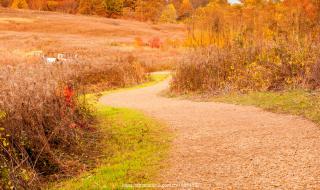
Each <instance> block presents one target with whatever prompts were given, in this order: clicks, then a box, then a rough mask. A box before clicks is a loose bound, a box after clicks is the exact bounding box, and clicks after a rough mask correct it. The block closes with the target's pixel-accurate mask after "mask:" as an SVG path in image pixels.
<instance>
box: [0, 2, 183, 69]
mask: <svg viewBox="0 0 320 190" xmlns="http://www.w3.org/2000/svg"><path fill="white" fill-rule="evenodd" d="M0 23H1V24H0V41H1V43H0V48H1V51H0V53H1V57H2V58H5V57H7V59H9V58H10V59H12V57H15V58H16V59H18V58H23V57H25V56H27V55H28V53H29V54H30V52H31V51H39V50H41V51H43V52H44V53H47V54H51V53H68V54H73V55H78V56H79V57H81V58H82V59H83V60H90V59H92V58H94V59H95V60H96V61H106V60H108V59H112V57H114V56H116V55H119V54H123V53H126V54H132V55H134V56H136V57H138V58H139V59H141V60H142V61H144V62H146V63H150V64H154V63H155V61H156V60H157V62H158V63H159V64H163V65H166V64H168V63H170V62H171V61H172V60H171V59H172V57H177V55H178V54H179V50H177V49H172V48H170V47H168V46H170V44H169V45H168V43H166V42H168V41H175V42H177V43H178V41H181V40H182V39H183V37H184V26H183V25H170V24H165V25H153V24H148V23H142V22H137V21H127V20H119V19H117V20H115V19H106V18H101V17H92V16H81V15H78V16H75V15H67V14H61V13H53V12H39V11H26V10H12V9H2V8H0ZM153 39H160V43H161V44H162V47H161V48H150V47H149V46H145V44H148V42H150V41H152V40H153ZM137 41H138V42H137ZM8 57H9V58H8ZM10 59H9V60H10ZM1 61H3V60H1Z"/></svg>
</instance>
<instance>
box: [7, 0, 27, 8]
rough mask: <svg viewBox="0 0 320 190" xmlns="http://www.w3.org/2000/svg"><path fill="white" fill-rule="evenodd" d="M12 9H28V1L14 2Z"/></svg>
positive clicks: (15, 0)
mask: <svg viewBox="0 0 320 190" xmlns="http://www.w3.org/2000/svg"><path fill="white" fill-rule="evenodd" d="M11 7H12V8H15V9H28V8H29V6H28V3H27V2H26V0H14V1H13V2H12V4H11Z"/></svg>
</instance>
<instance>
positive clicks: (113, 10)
mask: <svg viewBox="0 0 320 190" xmlns="http://www.w3.org/2000/svg"><path fill="white" fill-rule="evenodd" d="M207 3H208V0H0V5H1V6H3V7H11V8H19V9H33V10H43V11H59V12H65V13H71V14H87V15H99V16H106V17H127V18H134V19H137V20H141V21H158V20H159V19H161V20H162V21H165V22H174V21H175V20H176V19H178V18H185V17H188V16H189V15H191V13H192V12H193V10H194V9H195V8H197V7H199V6H204V5H206V4H207Z"/></svg>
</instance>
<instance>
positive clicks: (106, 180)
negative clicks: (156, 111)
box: [52, 75, 171, 190]
mask: <svg viewBox="0 0 320 190" xmlns="http://www.w3.org/2000/svg"><path fill="white" fill-rule="evenodd" d="M151 77H152V80H151V81H150V82H148V83H145V84H143V85H139V86H136V87H131V88H127V89H134V88H141V87H146V86H149V85H153V84H155V83H157V82H160V81H162V80H164V79H165V78H167V77H168V75H166V76H165V75H161V76H160V75H153V76H152V75H151ZM122 90H123V89H122ZM116 91H119V90H113V91H106V92H103V93H100V94H98V95H97V94H91V95H87V96H86V98H88V100H89V101H90V102H91V103H92V104H93V105H94V106H95V107H96V109H97V112H96V118H97V120H98V125H97V128H98V129H99V130H100V132H101V133H102V134H103V140H102V141H101V142H97V143H99V146H100V147H101V158H100V159H98V162H99V165H98V167H97V168H96V169H94V170H92V171H89V172H86V173H84V174H82V175H81V176H79V177H76V178H73V179H70V180H66V181H64V182H61V183H59V184H57V185H54V186H53V187H52V189H63V190H71V189H72V190H73V189H77V190H81V189H83V190H90V189H123V188H124V187H123V185H125V184H134V183H151V182H153V181H154V180H155V179H156V176H157V173H158V171H159V169H160V168H161V167H163V165H164V163H163V162H162V161H163V160H164V159H165V157H166V155H167V152H168V148H169V144H170V143H169V142H170V139H171V138H170V134H169V132H168V131H167V128H166V127H165V126H164V125H163V124H161V123H159V122H157V121H155V120H154V119H152V118H149V117H147V116H145V115H144V114H143V113H141V112H138V111H135V110H131V109H126V108H112V107H109V106H104V105H102V104H100V103H98V102H97V99H98V98H97V97H99V96H101V95H105V94H107V93H112V92H116Z"/></svg>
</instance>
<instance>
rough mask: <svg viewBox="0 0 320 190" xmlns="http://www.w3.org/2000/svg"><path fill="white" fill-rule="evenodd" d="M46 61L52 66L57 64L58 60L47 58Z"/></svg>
mask: <svg viewBox="0 0 320 190" xmlns="http://www.w3.org/2000/svg"><path fill="white" fill-rule="evenodd" d="M45 61H46V63H48V64H52V63H55V62H57V58H54V57H46V58H45Z"/></svg>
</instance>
